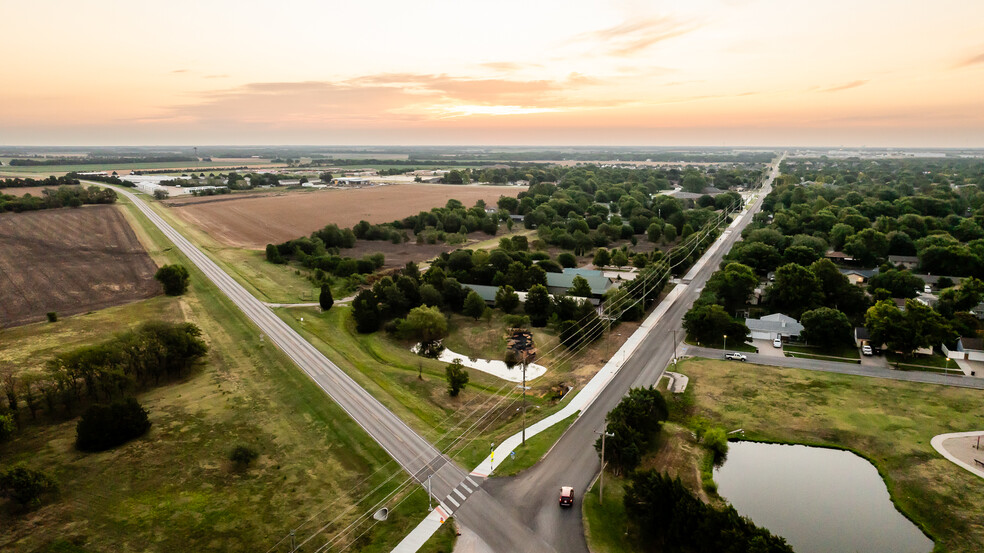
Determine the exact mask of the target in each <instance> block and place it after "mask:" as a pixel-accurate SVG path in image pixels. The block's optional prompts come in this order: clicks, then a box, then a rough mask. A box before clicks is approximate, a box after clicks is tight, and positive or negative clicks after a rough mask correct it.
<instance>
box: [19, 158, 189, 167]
mask: <svg viewBox="0 0 984 553" xmlns="http://www.w3.org/2000/svg"><path fill="white" fill-rule="evenodd" d="M174 161H198V158H195V157H191V156H178V155H175V156H141V157H116V156H86V157H45V158H28V159H12V160H10V165H11V166H13V167H17V166H20V167H36V166H41V165H100V164H106V163H167V162H174Z"/></svg>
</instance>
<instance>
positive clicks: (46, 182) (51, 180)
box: [0, 173, 79, 188]
mask: <svg viewBox="0 0 984 553" xmlns="http://www.w3.org/2000/svg"><path fill="white" fill-rule="evenodd" d="M73 174H74V173H69V174H68V175H65V176H64V177H56V176H54V175H52V176H50V177H48V178H46V179H41V180H37V179H22V178H15V179H3V180H0V188H34V187H39V186H51V187H56V186H63V185H68V184H79V179H77V178H75V177H73V176H72V175H73Z"/></svg>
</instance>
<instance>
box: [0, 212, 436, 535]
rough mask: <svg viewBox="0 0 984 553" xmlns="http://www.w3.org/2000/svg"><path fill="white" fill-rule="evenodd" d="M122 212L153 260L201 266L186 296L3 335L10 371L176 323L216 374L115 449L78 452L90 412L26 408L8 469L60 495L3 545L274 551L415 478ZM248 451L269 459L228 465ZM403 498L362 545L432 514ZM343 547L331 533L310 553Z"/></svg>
mask: <svg viewBox="0 0 984 553" xmlns="http://www.w3.org/2000/svg"><path fill="white" fill-rule="evenodd" d="M123 203H124V205H125V203H126V202H123ZM125 209H126V210H127V216H128V218H130V219H131V220H133V221H136V222H137V224H138V225H137V234H138V237H140V239H141V241H142V242H143V243H144V244H145V245H147V248H148V250H149V251H150V253H151V256H152V257H153V258H154V259H155V261H156V262H158V263H164V262H168V263H181V264H183V265H185V266H186V267H187V268H188V269H189V271H190V272H191V288H190V291H189V293H188V294H186V295H184V296H181V297H177V298H170V297H157V298H153V299H150V300H146V301H143V302H138V303H133V304H129V305H125V306H119V307H114V308H111V309H107V310H104V311H98V312H95V313H90V314H84V315H78V316H74V317H67V318H64V319H61V320H60V321H59V322H57V323H54V324H37V325H30V326H25V327H19V328H14V329H8V330H3V331H0V359H2V360H3V361H6V362H9V363H10V364H11V366H13V367H15V368H16V370H18V374H20V372H21V371H37V370H41V369H42V367H43V364H44V362H45V361H46V360H47V359H48V358H50V357H51V356H52V355H53V354H55V353H57V352H60V351H65V350H68V349H71V348H74V347H77V346H79V345H83V344H90V343H94V342H99V341H102V340H104V339H107V338H109V337H110V336H111V335H112V334H113V333H115V332H121V331H123V330H126V329H128V328H132V327H133V326H135V325H138V324H140V323H141V322H144V321H146V320H150V319H164V320H175V321H179V320H188V321H192V322H194V323H195V324H197V325H198V326H200V327H201V328H202V330H203V336H204V338H205V339H206V341H207V342H208V344H209V346H210V352H209V355H208V359H207V363H206V364H205V365H204V366H202V367H200V368H199V369H197V370H195V371H193V372H192V373H191V374H188V375H186V376H185V378H183V379H181V380H179V381H176V382H172V383H167V384H163V385H161V386H160V387H158V388H154V389H151V390H147V391H144V392H142V393H140V394H139V396H138V397H139V400H140V402H141V403H142V404H143V405H144V406H145V407H146V408H147V409H148V411H149V412H150V419H151V422H152V427H151V430H150V432H149V433H148V434H147V435H145V436H144V437H142V438H139V439H137V440H135V441H133V442H130V443H128V444H125V445H123V446H120V447H118V448H116V449H113V450H110V451H108V452H103V453H95V454H82V453H79V452H77V451H76V450H75V449H74V447H73V442H74V435H75V423H76V421H77V419H76V418H75V417H76V416H77V413H76V414H75V415H73V416H69V417H63V416H62V415H58V416H57V417H55V418H54V419H53V420H51V419H47V418H45V419H44V420H40V421H37V422H34V421H31V420H30V415H29V414H28V413H27V411H26V410H25V411H24V412H23V413H22V422H23V423H24V428H23V430H21V431H20V432H18V433H17V434H16V435H15V437H14V438H13V440H12V441H10V442H8V443H6V444H3V445H2V446H0V458H2V460H3V464H4V466H7V465H8V463H10V464H13V463H17V462H25V463H27V464H28V465H29V466H31V467H33V468H40V469H43V470H46V471H48V472H50V473H51V474H52V475H53V476H54V477H55V478H56V480H57V481H58V482H59V485H60V490H61V491H60V494H59V495H58V496H57V497H55V498H54V499H53V500H52V501H51V502H49V503H47V504H45V505H43V506H41V507H40V508H38V509H36V510H33V511H31V512H28V513H26V514H20V513H17V512H14V511H12V510H9V509H7V508H3V509H0V527H2V528H3V529H4V530H3V532H0V549H2V550H4V551H8V550H10V551H35V550H45V549H48V544H51V543H53V540H60V546H62V547H68V546H69V544H71V547H72V548H74V549H72V550H76V551H121V550H141V551H230V550H239V551H244V550H250V551H252V550H257V549H260V550H264V551H265V550H267V549H269V548H270V547H271V546H273V545H274V544H275V543H276V542H277V541H278V540H280V539H281V538H283V537H284V536H285V535H286V533H287V531H288V530H290V529H291V528H294V527H297V526H298V525H301V524H302V523H303V522H304V521H305V520H307V519H308V518H309V517H311V516H312V515H315V516H314V518H313V519H312V520H311V521H310V522H309V523H307V524H306V525H303V526H302V528H301V529H300V530H299V531H298V536H299V537H302V538H303V537H307V536H308V535H310V534H311V533H312V532H313V531H314V530H315V529H317V528H318V527H320V526H321V525H324V524H325V523H326V522H328V521H329V520H331V519H332V518H334V517H335V516H336V515H342V516H341V518H339V519H338V521H337V525H335V526H332V527H331V528H330V529H329V531H337V530H339V529H341V528H344V527H345V526H347V525H348V523H349V522H352V521H353V520H355V519H356V518H357V516H359V515H360V514H362V512H364V511H365V510H366V509H368V506H370V505H372V504H374V503H375V502H376V501H378V500H380V499H382V498H383V497H384V496H385V495H386V494H388V493H389V492H390V491H393V490H394V489H395V487H396V483H398V482H400V481H402V480H403V479H404V477H405V475H403V474H402V473H399V472H398V471H399V469H397V468H396V467H395V464H393V463H391V462H390V459H389V457H388V456H387V455H386V453H385V452H384V451H383V450H382V449H381V448H380V447H378V446H377V445H376V444H375V443H374V442H373V441H372V440H371V439H370V438H369V437H368V436H367V435H366V434H365V432H364V431H363V430H362V429H361V428H359V427H358V425H356V424H355V423H354V422H353V421H352V420H351V419H350V418H349V417H348V416H347V415H346V414H345V413H344V412H343V411H341V409H339V408H338V407H337V406H336V405H335V404H334V403H332V402H331V401H330V400H329V399H328V398H327V397H326V396H325V395H324V393H323V392H322V391H321V390H320V389H319V388H317V387H316V386H315V385H314V384H313V383H311V381H310V380H309V379H308V378H307V377H306V376H305V375H303V374H302V373H301V372H300V371H299V370H298V369H297V368H296V367H295V366H294V365H293V363H291V362H290V361H289V360H288V359H287V358H286V356H284V355H283V354H282V353H281V352H280V351H279V350H278V349H276V348H275V347H273V346H271V345H270V344H269V343H264V342H263V341H261V340H259V333H258V331H257V329H256V328H255V327H254V326H253V325H252V323H250V322H249V321H248V320H247V319H246V318H245V316H244V315H242V313H241V312H240V311H239V310H238V308H236V307H235V306H233V305H232V304H231V302H229V301H228V300H227V299H226V298H225V297H224V296H222V295H220V294H219V293H218V292H217V291H216V290H215V289H214V288H213V287H212V285H211V284H210V282H209V281H208V280H207V279H206V278H205V277H204V275H202V274H201V273H200V272H198V271H197V270H196V269H194V267H193V266H192V265H191V264H190V263H189V262H188V260H187V259H186V258H184V256H183V255H181V254H180V253H179V252H178V251H177V249H176V248H173V247H172V246H171V245H170V244H169V243H168V242H167V241H166V240H165V239H164V238H163V236H162V235H161V234H160V233H159V231H157V229H156V228H154V227H153V226H152V225H150V224H149V222H147V221H146V219H145V218H143V216H142V215H140V214H139V213H138V212H137V211H136V210H135V208H132V206H131V207H125ZM237 444H246V445H250V446H251V447H253V448H255V449H256V450H257V451H258V452H259V453H260V457H259V459H257V461H256V462H255V463H254V464H253V465H252V466H251V467H250V468H249V469H247V470H245V471H238V470H234V468H233V467H232V466H231V463H230V462H229V461H228V455H229V451H230V450H231V449H232V447H233V446H235V445H237ZM393 474H396V477H395V478H394V479H393V480H392V481H390V482H389V483H385V482H384V481H385V480H386V479H387V478H388V477H389V476H390V475H393ZM380 485H381V486H380ZM376 486H380V488H379V490H378V491H376V492H374V493H371V494H370V493H369V492H370V490H373V489H374V488H375V487H376ZM413 490H417V491H416V493H415V494H412V495H409V496H407V495H406V494H407V493H408V492H410V491H413ZM403 499H407V500H406V501H405V502H404V503H402V505H400V506H399V508H397V509H396V510H395V511H394V512H393V514H391V516H390V519H389V521H387V523H386V525H378V526H376V527H374V528H373V529H372V530H370V531H368V532H367V533H366V534H365V535H363V536H362V538H359V540H358V542H357V543H358V546H357V547H355V548H356V549H358V550H367V551H388V550H389V549H390V548H392V546H393V545H395V543H396V542H397V541H398V540H399V539H402V536H403V532H404V531H405V530H406V529H409V528H410V527H411V526H412V525H415V524H416V523H417V522H418V521H419V519H420V518H421V517H423V516H424V514H425V513H426V495H425V494H424V493H422V492H420V491H419V488H416V487H411V488H408V489H407V490H405V491H404V492H401V493H399V494H397V495H396V496H395V497H394V498H393V499H391V500H390V502H389V503H388V505H390V506H391V507H392V506H395V505H396V504H397V503H398V502H399V501H402V500H403ZM363 529H364V528H363ZM360 531H361V530H360ZM357 536H358V534H345V535H344V536H342V537H341V543H345V544H348V543H353V546H355V543H354V542H356V538H357ZM331 537H332V535H331V534H330V533H329V534H320V535H318V537H317V539H315V540H313V541H312V543H317V542H318V541H319V540H323V541H327V540H328V539H330V538H331ZM323 541H322V543H323ZM319 545H320V543H319Z"/></svg>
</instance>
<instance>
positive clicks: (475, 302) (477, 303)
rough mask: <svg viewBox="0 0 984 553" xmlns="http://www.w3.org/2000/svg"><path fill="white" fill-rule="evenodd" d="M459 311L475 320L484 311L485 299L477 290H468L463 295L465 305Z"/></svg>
mask: <svg viewBox="0 0 984 553" xmlns="http://www.w3.org/2000/svg"><path fill="white" fill-rule="evenodd" d="M461 312H462V313H464V314H465V315H468V316H469V317H472V318H473V319H475V320H476V321H477V320H478V318H479V317H481V316H482V313H484V312H485V300H483V299H482V296H479V295H478V292H476V291H474V290H470V291H469V292H468V296H466V297H465V305H464V307H463V308H462V311H461Z"/></svg>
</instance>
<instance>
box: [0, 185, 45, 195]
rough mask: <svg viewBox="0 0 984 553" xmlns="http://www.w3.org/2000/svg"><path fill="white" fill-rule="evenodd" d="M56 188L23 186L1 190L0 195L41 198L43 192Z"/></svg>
mask: <svg viewBox="0 0 984 553" xmlns="http://www.w3.org/2000/svg"><path fill="white" fill-rule="evenodd" d="M57 188H58V187H56V186H23V187H13V186H12V187H10V188H0V194H6V195H8V196H26V195H28V194H30V195H32V196H41V191H42V190H47V189H52V190H55V189H57Z"/></svg>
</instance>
